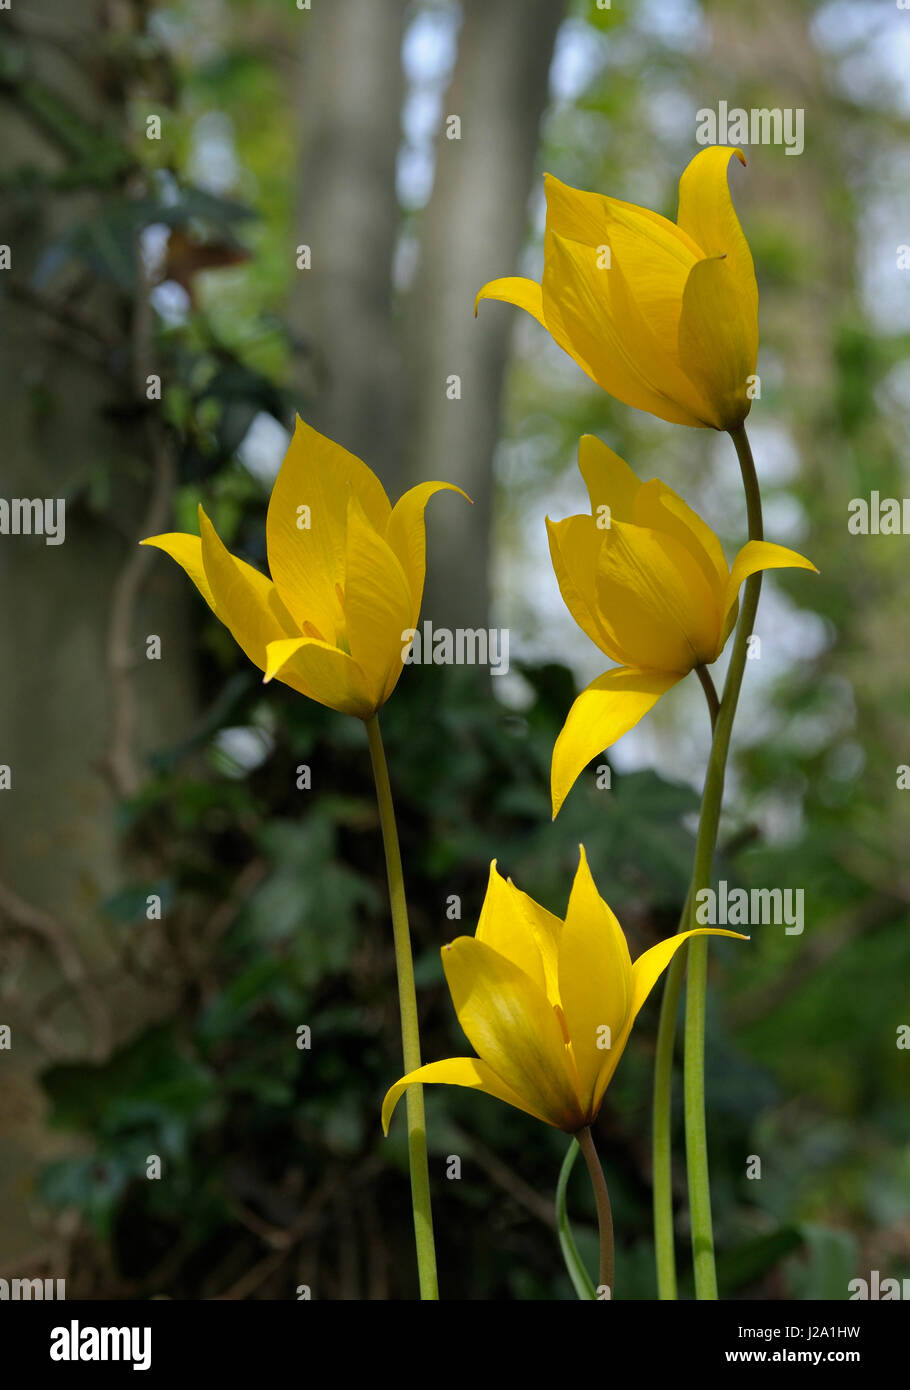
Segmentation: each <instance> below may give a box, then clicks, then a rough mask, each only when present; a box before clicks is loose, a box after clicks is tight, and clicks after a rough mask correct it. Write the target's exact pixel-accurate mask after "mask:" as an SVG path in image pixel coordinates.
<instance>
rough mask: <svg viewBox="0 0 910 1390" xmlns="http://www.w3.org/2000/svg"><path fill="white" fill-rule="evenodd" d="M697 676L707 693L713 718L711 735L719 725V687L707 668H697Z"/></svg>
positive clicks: (709, 711) (709, 710)
mask: <svg viewBox="0 0 910 1390" xmlns="http://www.w3.org/2000/svg"><path fill="white" fill-rule="evenodd" d="M695 674H696V676H698V679H699V680H700V681H701V688H702V690H703V691H704V692H705V699H706V700H707V702H708V713H709V714H710V716H711V733H712V734H713V733H714V726H715V725H716V723H717V715H718V711H719V710H720V700H719V699H718V695H717V687H716V686H715V684H714V680H713V678H712V676H711V672H710V671H709V670H708V668H707V666H696V668H695Z"/></svg>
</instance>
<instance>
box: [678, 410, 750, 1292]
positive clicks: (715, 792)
mask: <svg viewBox="0 0 910 1390" xmlns="http://www.w3.org/2000/svg"><path fill="white" fill-rule="evenodd" d="M730 436H731V438H732V440H733V443H734V446H735V448H736V454H737V457H738V459H739V466H740V469H741V471H742V477H743V486H744V487H745V490H746V507H747V511H748V518H749V539H750V540H761V539H762V536H763V531H762V513H761V494H760V492H759V487H758V479H757V477H756V476H755V462H754V460H753V458H752V450H751V448H750V447H749V440H748V438H747V437H746V431H745V427H744V426H742V425H739V426H738V427H737V428H736V429H735V430H731V431H730ZM760 594H761V572H760V571H759V573H758V574H753V575H750V576H749V578H748V579H747V580H746V584H745V589H744V592H743V598H742V607H741V609H740V615H739V622H738V624H737V627H736V636H735V637H734V639H733V650H732V652H731V655H730V665H729V666H728V668H727V679H726V681H725V682H724V693H723V698H722V699H721V702H720V709H719V711H718V715H717V723H716V725H715V728H714V739H713V741H712V744H711V756H710V758H709V761H708V771H707V775H706V777H705V789H704V793H703V795H702V803H701V816H700V819H699V823H698V836H697V838H696V841H695V870H694V872H693V875H692V910H693V911H694V907H695V903H696V902H697V900H698V894H699V893H700V892H701V891H702V890H703V889H705V888H709V887H710V886H711V871H712V866H713V862H714V848H715V845H716V843H717V829H718V825H719V823H720V810H721V803H722V801H723V795H724V778H725V774H726V769H727V755H728V753H729V749H730V735H731V733H732V731H733V720H734V718H735V717H736V706H737V703H738V701H739V692H740V688H741V686H742V682H743V673H744V671H745V668H746V656H747V654H748V647H749V637H750V636H751V633H752V628H753V626H754V623H755V615H756V613H757V611H758V600H759V596H760ZM707 978H708V946H707V937H704V936H700V937H697V938H696V939H695V940H694V941H690V942H689V973H688V980H687V984H686V1027H685V1044H684V1068H683V1076H684V1082H683V1085H684V1096H685V1103H684V1104H685V1121H686V1166H687V1170H688V1177H689V1213H690V1218H691V1226H692V1258H693V1265H694V1272H695V1297H696V1298H698V1299H716V1298H717V1271H716V1269H715V1264H714V1232H713V1227H712V1222H711V1187H710V1181H709V1176H708V1140H707V1130H706V1126H705V1000H706V994H707Z"/></svg>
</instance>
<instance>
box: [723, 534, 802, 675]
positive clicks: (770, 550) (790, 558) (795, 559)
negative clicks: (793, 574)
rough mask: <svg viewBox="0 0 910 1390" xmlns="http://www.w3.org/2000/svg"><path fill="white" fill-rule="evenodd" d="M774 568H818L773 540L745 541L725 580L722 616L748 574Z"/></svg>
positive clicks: (732, 602)
mask: <svg viewBox="0 0 910 1390" xmlns="http://www.w3.org/2000/svg"><path fill="white" fill-rule="evenodd" d="M775 569H797V570H813V571H814V572H815V574H818V569H817V568H816V566H815V565H813V563H812V561H811V560H807V559H806V557H805V555H800V554H799V552H798V551H796V550H788V549H787V547H786V546H785V545H775V544H774V542H773V541H747V542H746V544H745V545H744V546H743V548H742V550H741V551H740V552H739V554H738V555H737V557H736V559H735V560H734V561H733V569H732V570H731V572H730V578H729V579H728V580H727V589H726V593H725V594H724V616H725V617H726V616H727V615H728V614H729V612H730V610H731V609H732V607H733V605H734V604H735V603H736V600H737V596H738V594H739V590H740V586H741V585H742V584H743V582H744V581H745V580H746V579H748V577H749V575H750V574H757V573H758V571H759V570H775ZM718 655H720V652H718Z"/></svg>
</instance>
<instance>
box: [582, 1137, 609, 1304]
mask: <svg viewBox="0 0 910 1390" xmlns="http://www.w3.org/2000/svg"><path fill="white" fill-rule="evenodd" d="M575 1138H576V1139H577V1140H578V1146H579V1148H580V1149H581V1151H582V1153H583V1154H584V1156H585V1162H586V1163H587V1165H588V1172H589V1173H590V1175H591V1186H592V1187H593V1189H594V1201H595V1202H596V1203H597V1224H598V1226H599V1228H600V1279H599V1289H598V1292H599V1290H600V1289H603V1288H605V1289H607V1290H608V1291H609V1292H608V1294H607V1297H608V1298H612V1297H613V1209H612V1207H611V1206H610V1194H609V1192H608V1191H607V1180H606V1178H605V1177H604V1170H603V1168H602V1167H601V1166H600V1159H599V1158H598V1157H597V1150H596V1149H595V1147H594V1140H593V1138H592V1135H591V1130H590V1127H589V1126H587V1125H586V1126H585V1128H584V1129H580V1130H579V1131H578V1133H577V1134H576V1136H575Z"/></svg>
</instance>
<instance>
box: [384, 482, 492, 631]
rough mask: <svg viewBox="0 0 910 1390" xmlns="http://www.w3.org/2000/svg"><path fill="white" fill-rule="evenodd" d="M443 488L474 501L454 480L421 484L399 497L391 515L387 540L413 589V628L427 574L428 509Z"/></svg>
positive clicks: (411, 625)
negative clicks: (426, 518) (426, 521)
mask: <svg viewBox="0 0 910 1390" xmlns="http://www.w3.org/2000/svg"><path fill="white" fill-rule="evenodd" d="M442 491H446V492H458V493H460V494H461V496H462V497H464V498H465V499H466V500H467V501H468V502H470V500H471V499H470V497H468V494H467V493H466V492H463V491H462V489H461V488H460V487H455V485H454V483H418V485H417V486H416V487H412V488H410V489H409V490H408V491H407V492H405V493H403V494H402V496H401V497H399V499H398V501H397V502H396V503H395V506H394V507H393V508H392V515H391V516H390V517H389V525H388V530H387V531H386V540H387V541H388V543H389V545H390V546H391V547H392V550H393V551H394V552H395V555H396V556H397V557H398V560H399V561H400V563H401V566H402V568H403V570H404V572H405V575H406V576H407V580H408V585H409V587H410V590H411V621H410V623H409V624H408V626H409V627H415V626H416V625H417V619H418V617H419V615H420V603H421V599H422V598H423V584H424V579H425V577H426V569H427V534H426V526H425V524H424V516H423V514H424V509H425V507H426V505H427V503H428V502H429V500H430V498H431V497H432V496H433V494H434V493H436V492H442Z"/></svg>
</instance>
